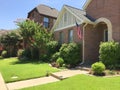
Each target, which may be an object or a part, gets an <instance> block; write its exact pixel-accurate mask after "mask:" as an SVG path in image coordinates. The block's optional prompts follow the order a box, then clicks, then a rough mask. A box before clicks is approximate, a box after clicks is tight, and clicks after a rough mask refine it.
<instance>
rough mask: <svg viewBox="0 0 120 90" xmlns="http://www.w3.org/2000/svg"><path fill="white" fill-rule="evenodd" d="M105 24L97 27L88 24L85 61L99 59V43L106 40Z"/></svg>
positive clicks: (85, 36)
mask: <svg viewBox="0 0 120 90" xmlns="http://www.w3.org/2000/svg"><path fill="white" fill-rule="evenodd" d="M105 28H106V25H105V24H99V25H98V26H97V27H94V26H93V25H87V26H86V28H85V31H84V33H85V34H84V41H85V43H84V48H85V49H84V56H85V58H84V59H85V63H93V62H96V61H98V60H99V58H98V57H99V45H100V42H102V41H103V40H104V29H105Z"/></svg>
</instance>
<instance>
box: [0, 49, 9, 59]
mask: <svg viewBox="0 0 120 90" xmlns="http://www.w3.org/2000/svg"><path fill="white" fill-rule="evenodd" d="M1 56H2V57H3V58H6V57H8V53H7V51H6V50H3V51H2V53H1Z"/></svg>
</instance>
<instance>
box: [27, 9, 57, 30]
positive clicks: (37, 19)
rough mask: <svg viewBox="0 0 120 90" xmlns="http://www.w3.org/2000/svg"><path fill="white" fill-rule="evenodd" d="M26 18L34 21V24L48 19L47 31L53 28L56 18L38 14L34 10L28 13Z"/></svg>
mask: <svg viewBox="0 0 120 90" xmlns="http://www.w3.org/2000/svg"><path fill="white" fill-rule="evenodd" d="M28 16H29V17H28V18H30V19H31V20H34V21H35V22H38V23H43V19H44V17H47V18H49V30H50V29H51V28H52V27H53V25H54V20H56V18H54V17H50V16H46V15H42V14H39V13H38V11H37V10H36V9H35V10H33V11H32V12H30V13H29V15H28Z"/></svg>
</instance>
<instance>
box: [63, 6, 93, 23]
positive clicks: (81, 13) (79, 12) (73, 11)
mask: <svg viewBox="0 0 120 90" xmlns="http://www.w3.org/2000/svg"><path fill="white" fill-rule="evenodd" d="M64 6H65V7H67V8H68V9H69V10H70V11H71V12H72V13H74V14H75V15H77V16H78V17H81V15H83V16H84V17H85V18H86V19H88V20H90V21H95V19H94V18H93V17H91V16H90V15H89V14H87V13H86V12H85V11H84V10H81V9H78V8H75V7H72V6H68V5H64Z"/></svg>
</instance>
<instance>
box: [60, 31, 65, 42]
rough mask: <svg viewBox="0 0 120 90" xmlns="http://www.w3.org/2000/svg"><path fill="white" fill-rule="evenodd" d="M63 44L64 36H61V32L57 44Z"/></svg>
mask: <svg viewBox="0 0 120 90" xmlns="http://www.w3.org/2000/svg"><path fill="white" fill-rule="evenodd" d="M63 42H64V34H63V32H60V40H59V43H60V44H63Z"/></svg>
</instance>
